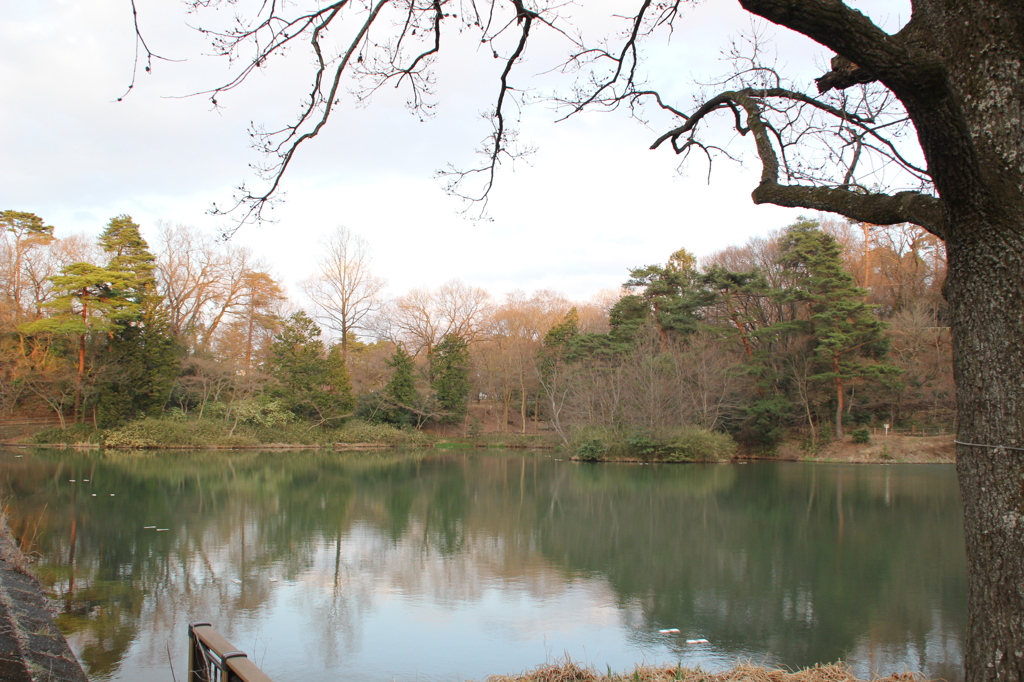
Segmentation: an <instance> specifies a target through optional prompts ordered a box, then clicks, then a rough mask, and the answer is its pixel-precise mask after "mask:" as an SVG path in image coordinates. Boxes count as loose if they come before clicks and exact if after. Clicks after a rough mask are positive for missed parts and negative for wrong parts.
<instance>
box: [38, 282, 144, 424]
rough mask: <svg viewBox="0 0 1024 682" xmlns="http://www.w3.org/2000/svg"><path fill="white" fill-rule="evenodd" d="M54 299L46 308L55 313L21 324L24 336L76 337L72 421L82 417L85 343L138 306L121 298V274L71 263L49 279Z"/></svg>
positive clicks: (116, 326) (111, 329)
mask: <svg viewBox="0 0 1024 682" xmlns="http://www.w3.org/2000/svg"><path fill="white" fill-rule="evenodd" d="M50 280H51V281H52V282H53V290H54V299H53V301H51V302H50V303H49V304H48V305H47V308H49V309H50V310H51V311H53V312H54V315H52V316H51V317H46V318H43V319H40V320H36V321H35V322H30V323H28V324H23V325H21V328H20V330H21V331H22V332H24V333H25V334H56V335H68V336H76V337H77V338H78V373H77V381H76V386H75V403H74V413H73V419H74V420H75V421H77V420H78V418H79V415H80V414H81V407H82V395H83V390H84V386H85V356H86V352H85V351H86V341H87V339H88V337H89V336H90V335H93V334H97V333H108V334H110V333H113V332H116V331H118V330H120V329H122V328H123V327H124V324H125V321H126V320H128V319H131V318H132V317H134V316H136V315H137V314H138V310H139V306H137V305H136V304H134V303H132V302H131V301H128V300H126V299H125V298H124V297H123V296H122V295H121V291H123V290H124V289H125V288H126V287H127V286H128V281H127V279H126V278H125V275H124V273H122V272H116V271H112V270H109V269H107V268H104V267H100V266H98V265H93V264H91V263H72V264H71V265H68V266H67V267H65V268H64V269H63V270H61V274H59V275H55V276H54V277H51V278H50Z"/></svg>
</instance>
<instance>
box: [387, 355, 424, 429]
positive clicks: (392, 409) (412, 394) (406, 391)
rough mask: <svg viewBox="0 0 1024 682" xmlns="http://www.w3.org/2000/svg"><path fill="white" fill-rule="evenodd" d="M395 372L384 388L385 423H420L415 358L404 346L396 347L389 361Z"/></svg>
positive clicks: (389, 365)
mask: <svg viewBox="0 0 1024 682" xmlns="http://www.w3.org/2000/svg"><path fill="white" fill-rule="evenodd" d="M387 365H388V367H390V368H391V369H392V370H393V371H392V373H391V378H390V379H389V380H388V383H387V385H386V386H384V399H385V401H386V402H387V403H388V404H387V406H386V407H384V408H383V409H382V410H380V412H381V418H382V419H383V421H386V422H390V423H392V424H399V425H403V426H405V425H410V424H415V423H417V422H418V420H417V419H416V413H415V406H416V404H417V403H418V402H419V394H418V393H417V392H416V379H415V376H414V372H415V369H416V366H415V363H414V362H413V357H412V356H411V355H409V354H408V353H407V352H406V351H405V347H404V346H402V344H398V345H397V346H396V347H395V352H394V354H393V355H392V356H391V358H390V359H388V361H387Z"/></svg>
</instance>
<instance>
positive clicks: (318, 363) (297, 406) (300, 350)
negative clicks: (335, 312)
mask: <svg viewBox="0 0 1024 682" xmlns="http://www.w3.org/2000/svg"><path fill="white" fill-rule="evenodd" d="M320 334H321V330H320V327H319V326H317V324H316V323H315V322H313V320H312V318H310V317H309V315H307V314H306V313H305V312H302V311H299V312H297V313H295V314H293V315H292V316H291V317H289V318H288V319H287V320H286V321H285V323H284V324H283V325H282V326H281V331H280V332H278V334H277V335H276V336H275V337H274V341H273V343H272V344H271V350H270V367H269V369H270V374H271V376H273V377H274V378H275V379H276V380H277V386H276V387H274V388H273V389H272V390H271V393H272V394H273V395H274V396H275V397H277V398H280V399H281V400H282V401H283V402H284V404H285V405H286V406H287V407H288V409H289V410H291V412H292V413H294V414H296V415H298V416H300V417H305V418H307V419H314V420H316V421H317V422H319V423H321V424H326V423H329V422H332V421H337V420H338V419H341V418H343V417H346V416H348V414H349V413H350V412H351V411H352V408H353V406H354V404H353V399H352V386H351V383H350V382H349V378H348V373H347V372H346V370H345V362H344V360H343V359H342V356H341V353H340V347H338V346H335V347H334V348H332V349H331V351H330V352H327V351H326V350H325V348H324V343H323V341H321V340H320Z"/></svg>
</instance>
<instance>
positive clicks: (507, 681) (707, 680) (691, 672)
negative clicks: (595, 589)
mask: <svg viewBox="0 0 1024 682" xmlns="http://www.w3.org/2000/svg"><path fill="white" fill-rule="evenodd" d="M924 679H925V678H924V677H922V676H921V675H919V674H917V673H910V672H905V673H895V674H893V675H889V676H887V677H878V678H875V679H874V682H923V681H924ZM484 682H860V681H859V680H858V679H857V678H856V677H854V675H853V673H852V672H851V671H850V669H849V668H848V667H846V666H845V665H843V664H841V663H831V664H828V665H816V666H814V667H813V668H805V669H804V670H797V671H796V672H789V671H786V670H780V669H778V668H765V667H763V666H759V665H753V664H750V663H740V664H739V665H737V666H736V667H735V668H732V669H730V670H726V671H724V672H720V673H710V672H706V671H704V670H701V669H700V668H682V667H658V666H637V668H636V669H635V670H633V672H632V673H624V674H622V675H617V674H614V673H609V674H604V673H598V672H597V671H596V670H594V669H593V668H583V667H580V666H579V665H577V664H576V663H573V662H572V661H566V662H563V663H554V664H548V665H543V666H541V667H539V668H536V669H534V670H531V671H529V672H525V673H522V674H520V675H492V676H490V677H488V678H486V680H484Z"/></svg>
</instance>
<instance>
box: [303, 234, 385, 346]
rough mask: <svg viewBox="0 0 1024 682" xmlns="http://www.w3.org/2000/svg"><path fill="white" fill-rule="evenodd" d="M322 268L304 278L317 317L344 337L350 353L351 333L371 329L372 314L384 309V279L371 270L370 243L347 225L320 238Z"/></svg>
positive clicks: (319, 266) (342, 341)
mask: <svg viewBox="0 0 1024 682" xmlns="http://www.w3.org/2000/svg"><path fill="white" fill-rule="evenodd" d="M317 253H318V255H317V258H316V263H317V267H318V268H319V272H318V273H317V274H316V275H314V276H313V277H311V278H309V279H307V280H305V281H303V282H302V284H301V286H302V290H303V291H304V292H306V295H307V296H308V297H309V299H310V300H311V301H312V302H313V305H314V307H315V310H316V313H317V317H318V318H319V319H320V320H321V321H322V322H323V323H324V325H325V326H327V327H328V328H330V329H333V330H334V331H336V332H338V335H339V336H340V337H341V352H342V355H343V356H345V357H347V356H348V341H349V336H350V335H351V334H354V333H355V332H359V331H363V332H368V331H370V330H371V327H370V322H371V321H372V319H371V318H372V315H373V314H374V313H376V312H377V311H379V310H380V309H381V306H382V305H383V303H384V301H383V300H382V296H381V294H382V292H383V290H384V286H385V281H384V280H383V279H381V278H379V277H376V276H374V274H373V273H372V272H371V271H370V246H369V244H368V243H367V242H366V240H365V239H363V238H362V237H360V236H359V235H357V234H354V233H352V231H351V230H349V229H348V228H347V227H339V228H338V229H336V230H335V231H334V232H333V233H332V234H331V235H330V236H328V237H326V238H324V239H323V240H321V242H320V247H319V248H318V249H317Z"/></svg>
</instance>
